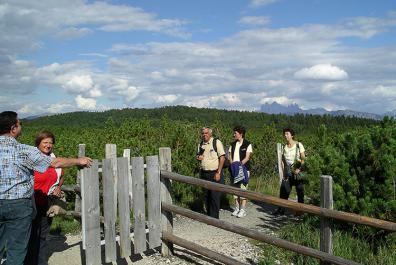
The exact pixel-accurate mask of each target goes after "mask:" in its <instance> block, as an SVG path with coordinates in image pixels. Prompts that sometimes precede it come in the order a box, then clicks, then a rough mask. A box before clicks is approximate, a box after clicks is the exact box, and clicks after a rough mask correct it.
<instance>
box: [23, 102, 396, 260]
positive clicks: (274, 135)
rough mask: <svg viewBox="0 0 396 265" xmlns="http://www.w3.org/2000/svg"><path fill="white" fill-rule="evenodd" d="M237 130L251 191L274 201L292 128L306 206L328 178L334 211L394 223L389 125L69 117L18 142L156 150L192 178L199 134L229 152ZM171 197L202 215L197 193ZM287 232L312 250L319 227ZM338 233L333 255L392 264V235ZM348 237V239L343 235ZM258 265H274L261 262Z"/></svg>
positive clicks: (38, 124) (394, 135)
mask: <svg viewBox="0 0 396 265" xmlns="http://www.w3.org/2000/svg"><path fill="white" fill-rule="evenodd" d="M236 124H242V125H245V126H246V127H247V130H248V131H247V136H246V137H247V139H249V140H250V141H251V142H252V143H253V148H254V155H253V157H252V176H251V181H250V184H249V187H250V189H252V190H256V191H260V192H263V193H265V194H270V195H276V196H277V195H278V192H279V191H278V175H277V168H276V167H277V161H276V143H277V142H283V137H282V133H281V131H282V128H284V127H292V128H294V129H295V131H296V133H297V135H296V138H297V140H298V141H301V142H302V143H303V144H304V146H305V147H306V154H307V157H308V159H307V161H306V168H307V172H308V174H307V179H308V180H307V185H306V195H307V197H309V198H311V200H312V201H311V203H313V204H316V205H318V204H319V194H320V193H319V181H320V178H319V176H320V175H331V176H333V180H334V184H333V186H334V187H333V193H334V208H335V209H337V210H343V211H350V212H355V213H358V214H362V215H367V216H372V217H377V218H381V219H386V220H390V221H396V194H395V193H396V190H395V181H396V176H395V172H396V160H395V157H396V126H395V125H396V124H395V121H394V120H392V119H388V118H385V119H384V120H383V121H381V122H377V121H373V120H368V119H360V118H347V117H331V116H314V115H296V116H286V115H268V114H263V113H252V112H237V111H225V110H215V109H197V108H189V107H181V106H178V107H165V108H159V109H123V110H110V111H106V112H102V113H99V112H95V113H88V112H78V113H68V114H61V115H55V116H50V117H42V118H39V119H36V120H31V121H25V123H24V129H23V133H24V134H23V136H22V138H21V139H20V140H21V141H22V142H24V143H29V144H32V143H33V139H34V134H35V133H37V132H38V131H39V130H41V129H48V130H51V131H53V132H54V133H55V135H56V137H57V139H56V145H55V153H56V154H57V155H58V156H76V155H77V151H78V144H79V143H85V144H86V154H87V155H88V156H90V157H93V158H95V159H102V158H103V157H104V150H105V144H106V143H114V144H116V145H117V152H118V155H119V156H121V155H122V152H123V149H125V148H129V149H131V155H132V156H147V155H153V154H157V153H158V148H159V147H170V148H171V149H172V168H173V171H175V172H178V173H180V174H183V175H188V176H195V177H197V176H198V172H197V162H196V161H195V157H194V154H195V153H196V148H197V145H198V143H199V137H200V128H201V127H202V126H204V125H208V126H211V127H212V128H214V134H215V136H217V137H219V138H220V139H221V140H222V142H223V143H224V144H225V146H229V144H230V143H231V142H232V139H233V137H232V134H233V132H232V128H233V126H234V125H236ZM75 175H76V171H75V170H71V169H70V170H69V169H68V170H66V183H74V180H75ZM226 178H227V176H226ZM173 196H174V199H175V201H176V202H177V203H179V204H181V205H184V206H186V207H190V208H192V209H194V210H198V211H200V210H202V201H203V199H202V191H201V189H199V188H196V187H192V186H189V185H185V184H181V183H176V182H175V183H174V184H173ZM225 201H227V200H225ZM71 207H72V203H71ZM291 225H292V226H294V227H298V229H294V230H292V229H287V227H286V228H284V229H281V231H280V235H281V236H282V237H283V238H286V239H288V240H292V241H294V242H296V243H302V244H304V245H307V246H311V244H313V245H312V246H314V247H315V248H317V247H318V246H317V242H318V239H317V237H318V236H319V233H318V231H317V229H318V228H317V227H318V224H317V222H314V221H312V220H308V219H304V221H303V222H301V223H299V224H291ZM336 227H337V229H336V232H335V236H334V246H335V253H336V254H337V255H340V256H343V257H345V258H351V259H353V260H356V261H361V262H363V263H367V264H393V263H392V262H390V263H389V261H394V254H392V253H393V252H392V251H391V250H392V248H390V247H393V250H394V247H395V243H394V242H395V240H394V235H387V234H386V233H381V232H379V231H375V230H374V229H370V228H366V227H361V226H359V227H355V226H351V225H348V224H338V223H337V224H336ZM349 230H351V231H353V232H351V233H349V232H346V231H349ZM392 236H393V237H392ZM265 250H266V251H267V253H274V255H275V256H276V257H279V259H281V260H284V261H286V260H289V261H291V260H293V263H295V264H296V263H297V264H311V263H309V262H311V261H310V259H308V258H301V257H295V256H293V254H290V253H288V252H284V251H281V250H276V249H273V248H267V247H265ZM363 252H364V253H365V254H364V253H363ZM299 260H302V261H299ZM263 262H264V261H263ZM313 262H316V261H313ZM387 262H388V263H387ZM263 264H273V263H271V261H270V260H267V261H265V263H263ZM314 264H316V263H314Z"/></svg>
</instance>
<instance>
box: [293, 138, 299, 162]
mask: <svg viewBox="0 0 396 265" xmlns="http://www.w3.org/2000/svg"><path fill="white" fill-rule="evenodd" d="M299 152H300V143H299V142H296V156H295V157H294V161H297V158H298V153H299Z"/></svg>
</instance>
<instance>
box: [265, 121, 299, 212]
mask: <svg viewBox="0 0 396 265" xmlns="http://www.w3.org/2000/svg"><path fill="white" fill-rule="evenodd" d="M283 135H284V137H285V139H286V144H285V146H284V147H283V152H282V166H283V179H282V183H281V187H280V198H281V199H285V200H287V199H289V195H290V192H291V189H292V187H293V186H295V187H296V192H297V200H298V202H299V203H304V179H303V178H304V172H303V164H304V160H305V148H304V146H303V144H302V143H300V142H297V141H295V140H294V136H295V133H294V130H293V129H291V128H285V129H283ZM284 213H285V210H284V208H282V207H278V208H277V209H276V210H275V211H274V212H273V213H272V214H275V215H277V214H284Z"/></svg>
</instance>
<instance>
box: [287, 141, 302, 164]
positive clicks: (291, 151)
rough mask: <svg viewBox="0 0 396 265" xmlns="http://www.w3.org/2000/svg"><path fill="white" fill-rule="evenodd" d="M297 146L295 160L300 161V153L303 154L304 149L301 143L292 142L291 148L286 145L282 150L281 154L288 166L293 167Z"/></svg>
mask: <svg viewBox="0 0 396 265" xmlns="http://www.w3.org/2000/svg"><path fill="white" fill-rule="evenodd" d="M297 144H298V148H299V151H300V152H298V153H297V160H300V159H301V158H300V157H301V153H305V148H304V146H303V144H302V143H300V142H294V145H292V146H291V147H288V146H287V144H286V145H285V147H284V148H283V149H284V151H283V154H284V155H285V159H286V163H287V164H288V165H293V163H294V160H295V159H296V148H297Z"/></svg>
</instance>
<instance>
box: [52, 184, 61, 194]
mask: <svg viewBox="0 0 396 265" xmlns="http://www.w3.org/2000/svg"><path fill="white" fill-rule="evenodd" d="M61 194H62V192H61V188H60V187H59V186H58V187H56V188H55V189H54V192H52V195H54V196H56V197H60V196H61Z"/></svg>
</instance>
